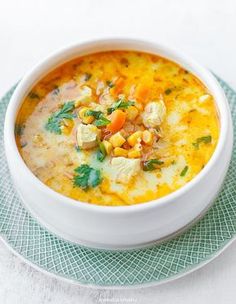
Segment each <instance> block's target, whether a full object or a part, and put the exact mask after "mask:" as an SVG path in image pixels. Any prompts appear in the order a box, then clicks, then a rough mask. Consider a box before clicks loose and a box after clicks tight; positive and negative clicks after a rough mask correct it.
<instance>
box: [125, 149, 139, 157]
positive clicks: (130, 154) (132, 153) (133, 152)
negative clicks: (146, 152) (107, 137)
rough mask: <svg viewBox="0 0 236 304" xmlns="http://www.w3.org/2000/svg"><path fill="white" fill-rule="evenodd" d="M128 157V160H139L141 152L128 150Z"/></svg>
mask: <svg viewBox="0 0 236 304" xmlns="http://www.w3.org/2000/svg"><path fill="white" fill-rule="evenodd" d="M128 157H129V158H140V157H141V151H139V150H134V149H132V150H129V152H128Z"/></svg>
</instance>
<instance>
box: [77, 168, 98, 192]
mask: <svg viewBox="0 0 236 304" xmlns="http://www.w3.org/2000/svg"><path fill="white" fill-rule="evenodd" d="M75 173H76V174H75V176H74V179H73V182H74V186H75V187H80V188H82V189H83V190H88V189H89V188H94V187H96V186H98V185H99V184H100V183H101V182H102V177H101V172H100V171H99V170H96V169H94V168H92V167H90V166H89V165H81V166H79V167H78V168H76V169H75Z"/></svg>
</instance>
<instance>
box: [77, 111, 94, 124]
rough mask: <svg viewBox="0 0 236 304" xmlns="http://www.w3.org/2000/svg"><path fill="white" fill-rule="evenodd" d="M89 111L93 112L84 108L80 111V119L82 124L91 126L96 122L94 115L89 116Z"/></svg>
mask: <svg viewBox="0 0 236 304" xmlns="http://www.w3.org/2000/svg"><path fill="white" fill-rule="evenodd" d="M89 111H91V110H90V109H89V108H87V107H83V108H82V109H81V110H80V111H79V117H80V118H81V120H82V122H83V123H85V124H90V123H92V122H93V121H94V117H93V115H87V113H89Z"/></svg>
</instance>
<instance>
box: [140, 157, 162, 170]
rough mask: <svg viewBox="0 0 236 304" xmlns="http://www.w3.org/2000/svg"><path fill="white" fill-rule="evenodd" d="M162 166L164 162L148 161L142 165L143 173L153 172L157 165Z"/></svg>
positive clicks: (157, 160)
mask: <svg viewBox="0 0 236 304" xmlns="http://www.w3.org/2000/svg"><path fill="white" fill-rule="evenodd" d="M162 164H164V162H163V161H161V160H159V159H149V160H147V161H145V162H144V163H143V171H153V170H155V169H157V166H158V165H162Z"/></svg>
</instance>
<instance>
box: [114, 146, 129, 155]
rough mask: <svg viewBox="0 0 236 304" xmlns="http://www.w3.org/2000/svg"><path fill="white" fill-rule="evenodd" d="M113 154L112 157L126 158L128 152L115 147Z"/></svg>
mask: <svg viewBox="0 0 236 304" xmlns="http://www.w3.org/2000/svg"><path fill="white" fill-rule="evenodd" d="M113 153H114V156H123V157H127V155H128V151H127V150H125V149H123V148H120V147H116V148H115V149H114V151H113Z"/></svg>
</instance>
